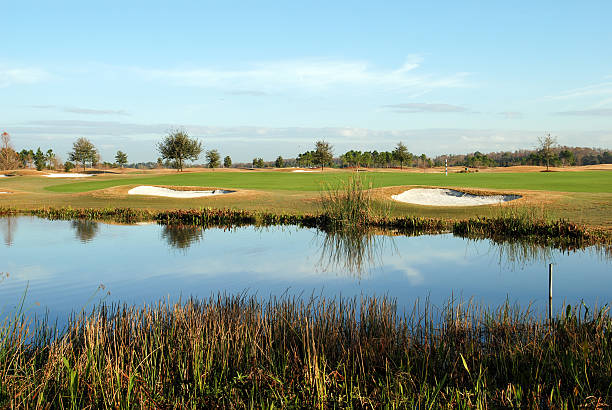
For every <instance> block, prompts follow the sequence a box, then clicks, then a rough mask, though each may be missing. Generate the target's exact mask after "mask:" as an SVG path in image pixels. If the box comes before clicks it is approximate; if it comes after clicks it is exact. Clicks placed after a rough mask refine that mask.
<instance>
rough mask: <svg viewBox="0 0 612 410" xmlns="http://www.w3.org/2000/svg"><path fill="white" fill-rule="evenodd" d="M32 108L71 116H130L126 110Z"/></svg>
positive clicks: (49, 106)
mask: <svg viewBox="0 0 612 410" xmlns="http://www.w3.org/2000/svg"><path fill="white" fill-rule="evenodd" d="M31 107H32V108H38V109H42V110H59V111H63V112H67V113H71V114H86V115H130V114H129V113H128V112H127V111H124V110H108V109H103V110H101V109H94V108H83V107H59V106H57V105H32V106H31Z"/></svg>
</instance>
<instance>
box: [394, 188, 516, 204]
mask: <svg viewBox="0 0 612 410" xmlns="http://www.w3.org/2000/svg"><path fill="white" fill-rule="evenodd" d="M520 197H521V196H520V195H473V194H468V193H466V192H460V191H455V190H453V189H440V188H433V189H432V188H414V189H410V190H408V191H405V192H403V193H401V194H398V195H392V196H391V198H392V199H395V200H396V201H400V202H407V203H409V204H416V205H434V206H477V205H494V204H499V203H502V202H508V201H513V200H515V199H518V198H520Z"/></svg>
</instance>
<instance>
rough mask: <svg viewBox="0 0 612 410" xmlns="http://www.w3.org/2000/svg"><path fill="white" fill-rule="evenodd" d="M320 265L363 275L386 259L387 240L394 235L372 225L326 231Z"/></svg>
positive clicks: (391, 239) (327, 268)
mask: <svg viewBox="0 0 612 410" xmlns="http://www.w3.org/2000/svg"><path fill="white" fill-rule="evenodd" d="M321 236H322V238H323V239H322V241H321V246H320V251H321V253H320V257H319V262H318V266H319V267H320V268H321V269H322V270H323V271H328V270H339V271H340V272H341V273H346V274H349V275H354V276H357V277H361V276H362V275H363V274H365V273H367V272H368V271H369V270H370V269H372V268H374V267H376V265H377V264H379V263H382V253H383V250H384V246H385V242H386V241H391V242H393V238H392V237H387V236H384V235H377V234H376V233H374V232H373V231H372V230H369V229H359V228H344V229H333V230H330V231H323V232H322V233H321Z"/></svg>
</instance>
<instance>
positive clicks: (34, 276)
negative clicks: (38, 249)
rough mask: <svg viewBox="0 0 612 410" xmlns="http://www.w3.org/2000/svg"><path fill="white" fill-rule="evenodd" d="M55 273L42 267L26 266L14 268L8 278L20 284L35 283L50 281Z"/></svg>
mask: <svg viewBox="0 0 612 410" xmlns="http://www.w3.org/2000/svg"><path fill="white" fill-rule="evenodd" d="M54 276H55V272H54V271H53V270H50V269H48V268H46V267H44V266H42V265H26V266H20V267H18V268H15V269H14V270H13V271H11V272H10V276H9V278H11V279H16V280H17V281H22V282H26V281H29V282H37V281H46V280H50V279H52V278H53V277H54Z"/></svg>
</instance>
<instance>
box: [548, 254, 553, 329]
mask: <svg viewBox="0 0 612 410" xmlns="http://www.w3.org/2000/svg"><path fill="white" fill-rule="evenodd" d="M552 281H553V264H552V263H550V264H548V321H549V322H550V321H551V320H552Z"/></svg>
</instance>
